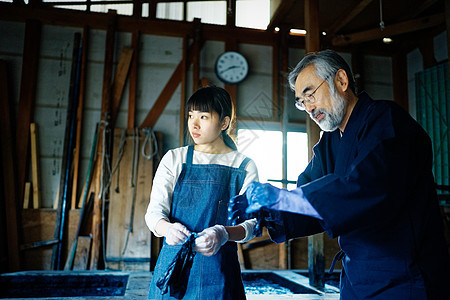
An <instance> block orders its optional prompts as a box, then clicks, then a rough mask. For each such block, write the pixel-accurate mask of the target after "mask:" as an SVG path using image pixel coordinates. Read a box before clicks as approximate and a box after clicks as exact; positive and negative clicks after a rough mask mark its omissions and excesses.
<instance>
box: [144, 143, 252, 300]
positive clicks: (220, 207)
mask: <svg viewBox="0 0 450 300" xmlns="http://www.w3.org/2000/svg"><path fill="white" fill-rule="evenodd" d="M193 153H194V146H189V147H188V153H187V158H186V163H185V164H183V166H182V169H181V173H180V176H179V178H178V181H177V184H176V185H175V189H174V192H173V198H172V208H171V213H170V221H171V222H172V223H173V222H179V223H181V224H183V225H184V226H186V228H187V229H188V230H190V231H191V232H201V231H202V230H203V229H205V228H208V227H211V226H214V225H216V224H220V225H224V226H226V225H228V224H227V222H228V200H229V199H230V198H231V197H233V196H235V195H237V194H239V191H240V190H241V188H242V185H243V183H244V179H245V176H246V171H245V166H246V165H247V163H248V161H249V158H245V159H244V161H243V162H242V163H241V165H240V166H239V168H233V167H228V166H223V165H216V164H192V158H193ZM180 248H181V245H176V246H171V245H168V244H167V243H166V241H165V239H164V243H163V247H162V249H161V252H160V254H159V257H158V261H157V263H156V267H155V271H154V272H153V277H152V282H151V285H150V292H149V296H148V299H174V298H172V297H170V292H168V293H166V294H165V295H161V290H160V289H159V288H158V287H157V286H156V281H157V280H158V279H159V278H160V277H161V276H163V274H164V272H165V271H166V270H167V268H168V266H169V264H170V263H171V262H172V260H173V258H174V257H175V255H176V254H177V252H178V251H179V250H180ZM183 299H198V300H203V299H205V300H208V299H217V300H218V299H233V300H236V299H237V300H238V299H245V291H244V286H243V284H242V279H241V270H240V266H239V262H238V257H237V246H236V243H235V242H227V243H226V244H225V245H223V246H222V247H221V248H220V250H219V251H218V252H217V253H216V254H215V255H213V256H204V255H202V254H200V253H197V254H196V255H195V256H194V261H193V264H192V269H191V272H190V276H189V281H188V284H187V290H186V294H185V296H184V298H183Z"/></svg>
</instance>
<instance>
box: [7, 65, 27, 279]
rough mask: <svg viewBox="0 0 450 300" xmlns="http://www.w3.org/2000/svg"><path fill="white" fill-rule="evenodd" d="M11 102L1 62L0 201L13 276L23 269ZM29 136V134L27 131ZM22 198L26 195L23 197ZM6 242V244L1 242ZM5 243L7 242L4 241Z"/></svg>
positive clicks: (9, 263)
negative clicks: (0, 194) (1, 193)
mask: <svg viewBox="0 0 450 300" xmlns="http://www.w3.org/2000/svg"><path fill="white" fill-rule="evenodd" d="M10 101H11V100H10V98H9V94H8V74H7V64H6V62H5V61H4V60H0V106H1V108H2V109H0V144H1V145H2V146H1V149H0V155H1V163H0V164H1V168H2V173H3V176H1V177H3V182H2V183H1V184H2V185H3V187H2V189H1V190H2V191H3V195H2V196H1V197H0V201H1V200H4V207H5V219H6V237H7V245H8V248H7V249H8V270H9V271H10V272H14V271H18V270H19V269H20V256H19V224H20V215H19V212H18V211H17V208H18V207H22V203H20V204H21V205H20V206H19V205H17V204H18V203H19V201H21V200H18V199H17V198H18V194H17V182H16V174H17V173H16V169H15V165H14V160H15V156H14V155H15V149H14V148H15V147H14V142H13V140H14V138H13V134H12V128H13V125H12V118H11V112H12V107H11V105H10ZM27 132H28V130H27ZM21 195H23V194H21ZM2 242H3V241H2ZM5 242H6V241H5Z"/></svg>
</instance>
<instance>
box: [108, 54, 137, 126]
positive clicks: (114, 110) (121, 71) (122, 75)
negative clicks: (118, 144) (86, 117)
mask: <svg viewBox="0 0 450 300" xmlns="http://www.w3.org/2000/svg"><path fill="white" fill-rule="evenodd" d="M133 53H134V49H133V48H123V49H122V53H121V54H120V58H119V64H118V65H117V68H116V74H115V76H114V82H113V85H112V97H111V98H112V107H111V119H110V121H109V122H110V126H111V127H112V128H114V127H115V124H116V120H117V115H118V113H119V108H120V102H121V100H122V94H123V90H124V88H125V83H126V81H127V78H128V72H129V71H130V66H131V60H132V59H133Z"/></svg>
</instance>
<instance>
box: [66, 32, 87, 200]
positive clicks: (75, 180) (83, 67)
mask: <svg viewBox="0 0 450 300" xmlns="http://www.w3.org/2000/svg"><path fill="white" fill-rule="evenodd" d="M88 40H89V28H88V27H87V26H84V29H83V41H82V45H81V47H82V49H81V69H80V90H79V97H78V110H77V136H76V138H75V149H74V152H73V155H74V157H73V182H72V199H71V205H70V208H71V209H75V208H76V205H77V192H78V179H79V178H78V173H79V165H80V152H81V133H82V125H83V109H84V94H85V90H86V73H87V72H86V65H87V53H88V52H87V50H88Z"/></svg>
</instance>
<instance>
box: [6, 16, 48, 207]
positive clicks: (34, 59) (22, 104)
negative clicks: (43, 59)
mask: <svg viewBox="0 0 450 300" xmlns="http://www.w3.org/2000/svg"><path fill="white" fill-rule="evenodd" d="M0 10H1V9H0ZM40 44H41V23H40V22H39V21H36V20H27V21H26V24H25V37H24V46H23V56H22V79H21V83H20V98H19V110H18V113H17V115H18V116H20V118H18V120H17V127H16V153H17V184H18V192H19V195H21V196H22V195H23V189H24V186H25V181H26V178H27V174H28V163H29V149H30V124H31V122H32V120H33V116H34V105H35V100H36V85H37V77H38V65H39V49H40ZM17 200H18V201H20V203H19V207H23V203H22V200H23V199H22V197H19V198H18V199H17Z"/></svg>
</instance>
